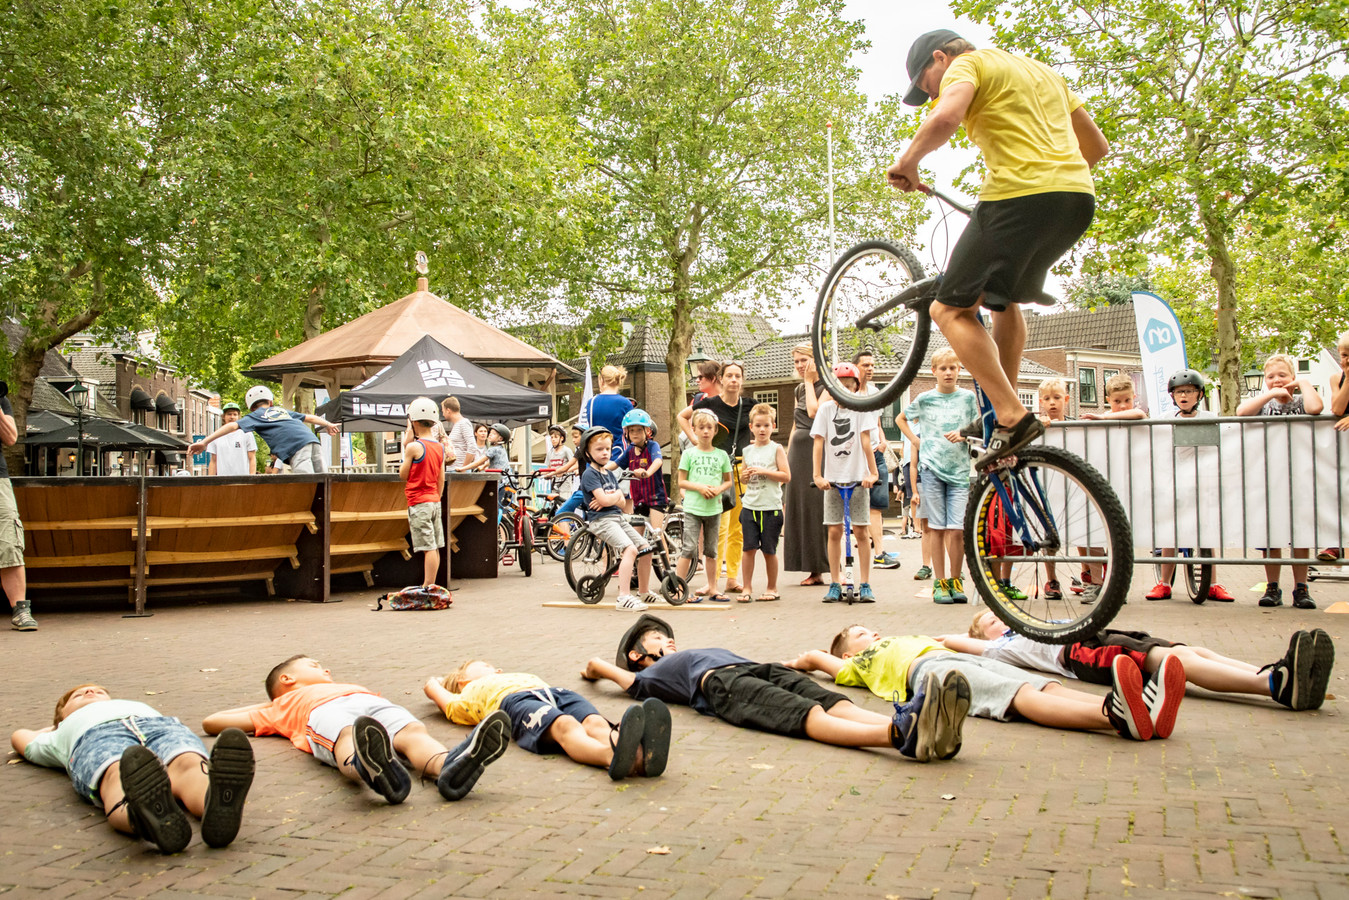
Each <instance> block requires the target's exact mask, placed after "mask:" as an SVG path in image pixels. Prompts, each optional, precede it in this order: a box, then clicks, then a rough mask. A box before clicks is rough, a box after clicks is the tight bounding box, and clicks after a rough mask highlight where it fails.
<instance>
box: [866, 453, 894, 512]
mask: <svg viewBox="0 0 1349 900" xmlns="http://www.w3.org/2000/svg"><path fill="white" fill-rule="evenodd" d="M872 452H873V453H874V454H875V455H876V483H875V484H873V485H872V486H871V496H870V498H869V499H870V500H871V508H872V509H889V508H890V467H889V466H888V465H886V463H885V453H884V452H883V451H881V450H873V451H872Z"/></svg>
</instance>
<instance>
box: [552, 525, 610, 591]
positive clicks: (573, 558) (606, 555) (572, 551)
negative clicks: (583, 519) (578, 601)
mask: <svg viewBox="0 0 1349 900" xmlns="http://www.w3.org/2000/svg"><path fill="white" fill-rule="evenodd" d="M612 558H613V556H612V554H611V553H610V552H609V545H608V544H606V543H604V541H602V540H600V539H599V538H597V537H595V534H594V533H593V532H592V531H590V529H588V528H582V529H579V530H578V531H577V532H576V533H575V534H573V535H572V538H571V540H570V541H569V542H568V543H567V552H566V554H565V556H564V558H563V560H562V570H563V571H564V572H565V573H566V575H567V586H568V587H570V588H571V589H572V590H573V591H575V590H577V585H578V584H579V583H580V581H581V579H582V578H585V577H586V576H596V577H598V576H601V575H603V574H604V573H606V572H607V571H608V570H609V563H610V561H611V560H612Z"/></svg>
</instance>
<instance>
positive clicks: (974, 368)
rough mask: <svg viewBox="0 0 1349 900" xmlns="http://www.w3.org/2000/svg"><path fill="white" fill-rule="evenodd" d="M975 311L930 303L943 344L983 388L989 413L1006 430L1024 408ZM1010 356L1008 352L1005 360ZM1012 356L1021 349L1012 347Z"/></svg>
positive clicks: (1000, 352)
mask: <svg viewBox="0 0 1349 900" xmlns="http://www.w3.org/2000/svg"><path fill="white" fill-rule="evenodd" d="M978 311H979V308H978V306H977V305H975V306H971V307H970V308H969V309H962V308H960V307H957V306H947V305H946V304H944V303H933V304H932V321H933V322H935V323H936V324H937V327H938V328H940V329H941V333H942V335H943V336H944V337H945V338H946V341H947V343H949V344H950V345H951V349H952V350H954V351H955V352H956V357H957V358H959V360H960V364H961V365H963V366H964V367H965V368H966V369H968V370H969V373H970V375H971V376H973V377H974V380H975V381H977V382H979V387H981V388H983V391H984V394H985V395H986V396H987V397H988V402H989V403H991V404H992V405H993V411H994V413H996V414H997V417H998V424H999V425H1003V426H1005V427H1009V428H1010V427H1011V426H1013V425H1015V424H1016V423H1017V422H1019V421H1021V419H1022V417H1023V416H1025V415H1026V407H1025V406H1024V405H1022V403H1021V401H1020V400H1018V399H1017V396H1016V389H1015V388H1013V387H1012V382H1010V381H1008V380H1007V374H1006V372H1004V371H1003V368H1002V351H1001V350H1000V349H999V347H998V345H997V344H996V343H994V341H993V338H992V337H990V336H989V333H988V332H987V331H985V330H984V326H983V325H982V324H980V322H979V320H978V319H977V318H975V316H976V314H977V313H978ZM1017 315H1018V316H1019V315H1020V313H1018V314H1017ZM1004 327H1006V326H1004ZM1020 327H1021V332H1020V334H1021V340H1022V344H1023V345H1024V343H1025V337H1026V334H1025V322H1022V323H1021V326H1020ZM1012 355H1013V354H1011V353H1010V352H1009V358H1010V357H1011V356H1012ZM1014 355H1015V358H1016V359H1017V360H1020V358H1021V347H1017V348H1016V352H1015V354H1014Z"/></svg>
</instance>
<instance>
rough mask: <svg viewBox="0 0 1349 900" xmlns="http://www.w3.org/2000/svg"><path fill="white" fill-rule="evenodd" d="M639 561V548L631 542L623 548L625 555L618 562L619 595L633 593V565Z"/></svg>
mask: <svg viewBox="0 0 1349 900" xmlns="http://www.w3.org/2000/svg"><path fill="white" fill-rule="evenodd" d="M636 562H637V548H636V547H634V546H632V545H631V544H629V545H628V546H627V547H625V548H624V549H623V556H622V559H620V561H619V563H618V575H617V576H616V577H617V579H618V595H619V596H620V597H621V596H623V595H624V594H631V593H632V567H633V564H634V563H636Z"/></svg>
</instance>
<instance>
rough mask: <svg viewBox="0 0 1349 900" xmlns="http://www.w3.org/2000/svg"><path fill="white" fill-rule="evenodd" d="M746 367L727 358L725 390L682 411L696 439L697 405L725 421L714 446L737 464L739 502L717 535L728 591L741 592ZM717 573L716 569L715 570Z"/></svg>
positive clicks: (682, 423)
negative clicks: (741, 470) (741, 502)
mask: <svg viewBox="0 0 1349 900" xmlns="http://www.w3.org/2000/svg"><path fill="white" fill-rule="evenodd" d="M744 386H745V367H744V366H743V365H741V364H740V363H738V362H726V363H722V365H721V393H720V395H719V396H715V397H714V396H711V395H710V394H709V395H708V396H706V397H704V398H703V399H701V400H699V401H697V402H696V403H694V404H693V405H692V406H688V407H685V408H684V410H683V411H682V412H680V413H679V427H680V428H681V429H682V430H683V432H684V433H685V434H686V435H688V438H689V440H693V439H694V434H693V428H692V425H691V424H690V423H691V422H692V417H693V411H694V410H695V409H706V410H708V411H710V412H711V413H712V414H713V415H714V416H716V417H717V421H718V422H720V423H721V425H720V427H718V428H717V438H716V440H714V441H713V442H712V443H713V446H715V447H716V448H717V449H718V450H724V451H725V452H726V455H727V456H729V457H730V458H731V465H732V466H733V468H734V471H733V472H732V474H733V475H734V478H733V479H732V481H733V482H734V494H733V496H734V497H735V506H733V507H732V508H730V509H728V510H726V511H725V513H724V514H723V515H722V517H721V529H720V532H719V533H718V535H717V556H719V557H720V558H721V559H723V560H725V562H726V593H728V594H739V593H742V592H743V591H744V586H743V585H742V584H741V583H740V557H741V555H742V554H743V553H744V549H745V547H744V542H745V536H744V533H743V532H742V531H741V530H740V509H741V504H740V498H741V495H742V493H743V492H744V488H743V486H742V481H741V479H740V463H741V461H740V453H741V451H742V450H744V449H745V448H746V447H748V446H749V445H750V444H751V443H752V442H753V440H754V438H753V436H752V435H751V434H750V429H749V413H750V410H752V409H753V408H754V401H753V400H752V399H750V398H749V397H746V396H744V394H743V390H744ZM713 574H714V576H715V573H713Z"/></svg>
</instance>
